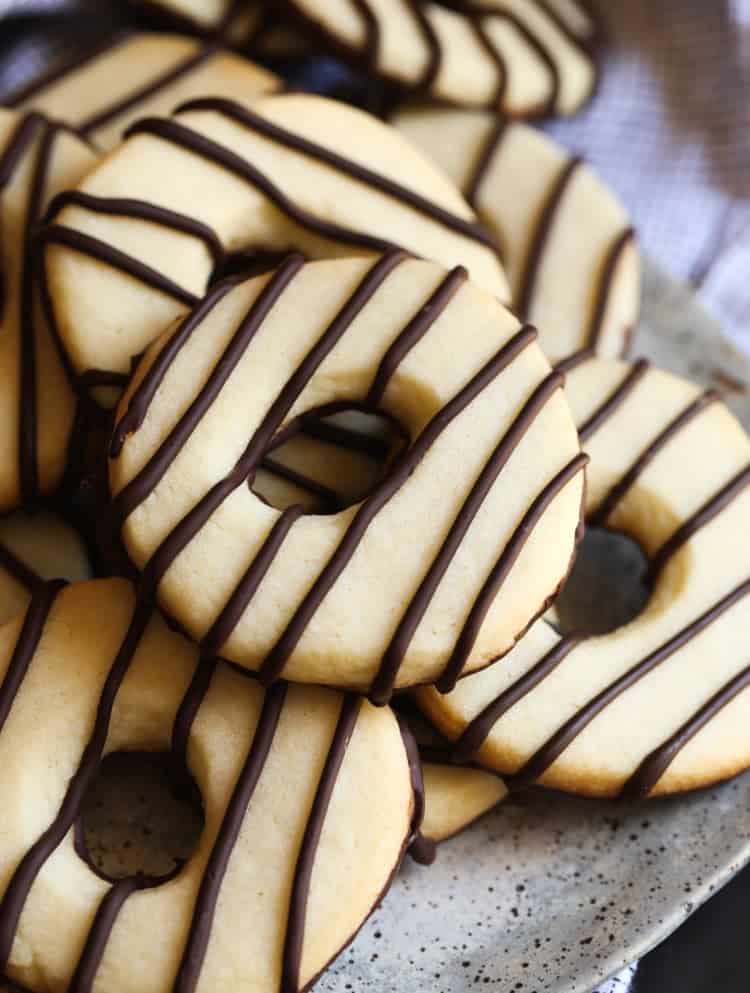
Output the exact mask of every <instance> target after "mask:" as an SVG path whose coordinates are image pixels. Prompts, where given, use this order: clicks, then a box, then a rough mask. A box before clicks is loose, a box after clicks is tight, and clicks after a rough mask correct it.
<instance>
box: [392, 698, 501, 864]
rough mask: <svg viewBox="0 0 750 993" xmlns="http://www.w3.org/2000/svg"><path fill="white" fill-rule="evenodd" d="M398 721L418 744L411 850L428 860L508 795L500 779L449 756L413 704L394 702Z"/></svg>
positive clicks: (405, 700) (403, 700)
mask: <svg viewBox="0 0 750 993" xmlns="http://www.w3.org/2000/svg"><path fill="white" fill-rule="evenodd" d="M396 706H397V708H398V710H397V713H398V716H399V720H400V721H401V722H402V723H403V724H405V725H406V726H407V727H408V729H409V731H410V732H411V734H412V735H413V736H414V739H415V741H416V743H417V748H418V754H419V760H420V766H421V772H422V787H423V791H424V812H423V816H422V824H421V828H420V831H419V836H418V837H417V838H416V839H415V841H414V842H413V843H412V846H411V848H410V849H409V851H410V854H411V856H412V858H414V859H415V860H417V861H420V862H423V863H427V864H429V863H430V862H431V861H433V860H434V858H435V855H436V851H435V849H436V846H437V845H439V844H440V843H441V842H443V841H448V840H449V839H450V838H454V837H455V836H456V835H457V834H460V833H461V832H462V831H465V830H466V829H467V828H469V827H471V826H472V825H473V824H474V823H475V822H476V821H478V820H479V818H480V817H483V816H484V815H485V814H487V813H489V811H490V810H493V809H494V808H495V807H497V806H498V804H500V803H502V801H503V800H504V799H505V797H506V796H507V795H508V789H507V787H506V785H505V783H504V782H503V781H502V779H501V778H500V777H499V776H497V775H495V774H494V773H492V772H487V771H486V770H484V769H480V768H479V767H478V766H474V765H459V764H457V763H454V762H453V761H452V759H451V753H450V744H449V743H448V742H446V741H445V739H443V738H441V737H440V735H438V734H437V733H436V732H435V731H434V729H433V728H432V727H431V726H430V725H429V724H428V723H427V722H426V721H425V720H424V718H422V717H421V716H420V714H419V712H418V711H417V710H416V708H414V706H413V705H412V704H411V703H410V701H409V700H408V698H405V697H402V698H401V699H399V700H398V701H397V702H396Z"/></svg>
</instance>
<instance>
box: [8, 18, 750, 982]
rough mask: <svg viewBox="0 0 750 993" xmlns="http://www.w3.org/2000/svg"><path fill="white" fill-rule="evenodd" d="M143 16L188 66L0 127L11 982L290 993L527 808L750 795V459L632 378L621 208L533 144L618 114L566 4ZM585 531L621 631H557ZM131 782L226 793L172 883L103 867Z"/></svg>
mask: <svg viewBox="0 0 750 993" xmlns="http://www.w3.org/2000/svg"><path fill="white" fill-rule="evenodd" d="M138 6H139V7H142V6H145V5H142V4H140V5H138ZM147 6H148V7H149V11H148V14H149V17H150V18H154V17H157V18H160V19H163V18H167V19H168V20H170V22H171V23H175V19H176V22H177V23H178V24H179V25H180V26H181V27H182V28H183V29H185V28H188V29H189V31H190V32H191V33H190V34H187V33H185V34H174V33H171V34H165V33H155V32H150V33H137V32H136V33H133V34H131V35H129V36H127V37H126V38H124V39H123V38H120V39H117V40H116V41H115V42H113V43H112V44H111V45H110V46H109V47H107V48H106V49H104V50H100V51H98V52H96V53H93V54H91V55H89V56H88V57H87V58H85V59H84V60H82V61H80V62H78V63H77V64H75V65H73V66H70V67H66V68H65V69H63V70H61V71H58V72H56V73H55V74H54V75H52V76H48V77H46V78H45V79H42V80H40V81H38V82H36V83H34V84H33V85H32V86H31V87H30V88H29V89H27V90H26V91H25V92H23V93H20V94H17V95H16V97H15V98H14V99H12V100H11V101H10V103H9V106H8V107H7V109H2V110H0V207H1V210H2V247H3V252H2V259H3V274H2V275H3V279H2V296H1V300H0V302H1V304H2V310H1V312H0V316H1V318H2V336H1V337H0V371H1V374H2V377H3V383H4V386H3V389H2V390H0V404H1V405H2V417H1V418H0V451H2V455H3V457H2V459H1V460H0V509H1V510H2V512H3V514H4V516H3V518H2V520H0V622H1V623H2V626H0V766H1V767H2V770H3V775H2V777H0V802H1V803H2V808H3V811H4V816H3V823H2V830H0V972H1V973H3V974H4V975H6V976H8V977H9V978H10V979H11V980H13V981H15V982H18V983H21V984H23V986H24V987H25V988H27V989H29V990H31V991H33V993H46V991H48V990H52V991H55V993H57V991H63V990H69V991H73V993H124V991H127V993H136V991H138V993H167V991H175V993H205V991H215V990H225V991H227V993H233V991H236V993H247V991H256V993H275V991H277V990H282V991H284V993H298V991H300V990H303V989H305V988H306V987H308V986H309V985H310V984H311V983H312V982H314V980H315V979H316V977H317V976H318V975H319V974H320V973H321V972H322V970H323V969H324V968H325V967H326V965H327V964H328V963H329V962H330V961H331V960H332V959H333V958H334V957H335V956H336V954H337V953H338V952H339V951H340V950H341V948H342V947H344V946H345V945H346V944H347V943H348V942H349V941H350V940H351V939H352V937H353V935H354V934H356V932H357V930H358V929H359V927H360V926H361V924H362V923H363V921H364V920H365V919H366V918H367V916H368V915H369V914H370V912H371V911H372V909H373V908H374V907H375V906H376V905H377V904H378V903H379V901H380V900H381V898H382V896H383V895H384V894H385V892H386V891H387V889H388V886H389V884H390V882H391V880H392V879H393V877H394V875H395V873H396V871H397V870H398V867H399V865H400V863H401V860H402V858H403V857H404V855H405V853H406V852H407V851H410V852H411V853H412V855H413V856H414V857H415V858H416V859H418V860H419V861H422V862H424V863H429V862H430V861H431V860H432V858H434V854H435V852H434V848H435V844H436V843H437V842H440V841H442V840H444V839H446V838H448V837H450V836H452V835H453V834H455V833H456V832H457V831H459V830H462V829H463V828H465V827H467V826H468V825H469V824H470V823H471V822H472V821H474V820H475V819H476V818H477V817H478V816H480V815H481V814H482V813H484V812H486V811H487V810H489V809H490V808H492V807H493V806H495V805H496V804H497V803H499V802H500V801H501V800H502V799H503V798H504V797H505V796H506V794H507V792H508V790H509V789H520V788H521V787H527V786H529V785H531V784H539V785H541V786H542V787H552V788H555V789H558V790H564V791H568V792H572V793H577V794H581V795H585V796H592V797H612V796H618V795H623V794H626V795H628V796H633V797H640V798H646V797H649V796H654V795H658V794H666V793H675V792H679V791H684V790H688V789H695V788H698V787H701V786H705V785H708V784H711V783H714V782H716V781H718V780H720V779H723V778H726V777H729V776H732V775H734V774H736V773H737V772H739V771H741V770H743V769H744V768H746V767H748V766H750V732H749V731H748V721H747V720H746V715H747V708H748V700H750V696H748V693H746V692H745V691H746V690H750V643H749V642H748V638H747V631H748V624H749V622H750V569H749V568H748V564H747V555H746V552H745V549H744V548H743V542H742V541H738V540H737V539H738V536H743V535H745V534H746V533H747V527H748V525H747V521H748V519H749V518H750V485H748V484H750V439H748V437H747V435H746V434H745V432H744V431H743V429H742V428H741V427H740V425H739V424H738V422H737V421H736V420H735V419H734V418H733V416H732V415H731V414H730V413H729V411H728V410H727V409H726V407H725V406H724V405H723V404H722V403H721V400H720V398H719V397H718V396H717V395H716V394H714V393H712V392H702V391H701V390H700V389H698V388H697V387H695V386H693V385H692V384H691V383H689V382H686V381H684V380H682V379H679V378H677V377H675V376H673V375H671V374H669V373H667V372H664V371H661V370H659V369H656V368H653V367H651V366H650V365H649V364H647V363H646V362H644V361H627V360H625V359H624V358H622V356H623V355H624V354H625V352H626V351H627V349H628V346H629V344H630V341H631V337H632V335H633V333H634V331H636V329H637V323H638V316H639V315H638V311H639V297H640V293H639V267H640V263H639V254H638V248H637V243H636V240H635V237H634V233H633V231H632V229H631V227H630V225H629V222H628V218H627V215H626V213H625V211H624V210H623V208H622V206H621V205H620V204H619V202H618V201H617V199H616V198H615V197H614V196H613V194H612V193H611V192H610V191H609V190H608V189H607V188H606V187H605V186H604V185H603V184H602V182H601V181H600V180H599V179H598V178H597V177H596V176H595V175H594V174H593V173H592V171H591V170H590V169H589V168H588V167H587V166H586V164H585V163H583V162H582V161H581V160H580V159H578V158H572V157H570V156H569V155H568V154H567V153H566V152H564V151H563V150H562V149H561V148H559V147H558V146H557V145H555V144H554V143H553V142H552V141H550V140H549V139H548V138H546V137H545V136H544V135H543V134H542V133H541V132H538V131H537V130H535V129H534V128H533V127H532V126H531V125H529V124H528V123H523V122H521V121H520V120H519V119H518V118H520V117H534V116H538V115H540V114H550V113H560V114H562V113H571V112H573V111H574V110H576V109H577V108H578V107H579V106H580V105H581V104H582V103H583V102H584V101H585V100H586V99H587V98H588V97H589V96H590V95H591V92H592V90H593V87H594V84H595V79H596V68H595V61H594V57H593V51H594V43H595V41H596V39H597V36H598V25H597V21H596V19H595V17H594V15H593V13H592V12H591V11H590V10H589V9H588V7H587V6H584V5H583V4H581V3H580V2H579V0H544V2H543V0H503V2H498V0H492V2H484V0H472V2H452V3H438V2H432V0H424V2H422V0H408V2H407V0H399V2H388V3H385V2H379V0H378V2H376V0H366V2H362V3H360V2H356V3H355V2H354V0H351V2H348V0H336V2H333V0H325V2H320V0H289V2H287V3H284V4H283V5H280V4H271V3H263V2H261V0H255V2H253V0H245V2H244V3H241V4H240V3H230V2H227V0H224V2H220V0H217V2H214V3H211V2H208V0H202V2H198V0H182V2H177V0H170V2H166V0H165V2H164V3H161V4H158V5H156V4H149V5H147ZM157 7H158V8H160V9H159V10H156V8H157ZM196 35H200V36H201V37H195V36H196ZM251 43H252V45H253V46H254V47H255V50H256V51H259V50H261V48H262V47H263V46H264V45H269V46H272V47H273V48H274V50H275V51H277V52H278V51H279V50H280V49H282V48H283V49H284V50H285V51H290V50H294V51H305V52H307V53H309V52H323V53H334V54H337V55H339V56H343V57H344V58H345V59H350V60H353V62H354V63H356V64H357V66H358V68H359V70H360V71H364V72H365V73H366V74H369V75H370V76H372V77H373V78H374V79H376V80H380V82H381V83H382V84H383V85H384V86H386V87H387V89H388V93H389V97H388V106H389V118H390V119H389V121H388V122H384V121H383V120H381V119H378V118H376V117H374V116H370V115H369V114H367V113H364V112H363V111H361V110H358V109H356V108H354V107H352V106H349V105H347V104H344V103H339V102H336V101H334V100H331V99H327V98H324V97H321V96H314V95H311V94H305V93H299V92H289V91H287V90H285V89H284V86H283V84H282V81H281V79H280V78H279V77H277V76H276V75H275V74H274V73H273V72H272V71H270V70H267V69H265V68H261V67H260V66H259V65H256V64H254V63H253V62H251V61H249V60H248V59H247V58H246V57H245V55H244V54H241V51H239V50H238V49H240V50H242V51H246V49H247V45H249V44H251ZM229 45H232V46H234V48H231V47H227V46H229ZM259 46H260V47H259ZM584 523H588V524H593V525H596V526H598V527H602V528H606V529H608V530H611V531H616V532H623V533H626V534H628V535H630V536H631V537H632V538H634V539H635V540H636V541H637V542H638V543H639V544H640V546H641V547H642V549H643V551H644V553H645V555H646V557H647V559H648V563H649V571H648V577H647V581H648V584H649V589H650V598H649V601H648V604H647V606H646V608H645V609H644V610H643V611H642V612H641V613H640V614H639V615H638V616H637V617H636V618H635V619H634V620H632V621H631V622H630V623H628V624H626V625H624V626H621V627H619V628H617V629H616V630H614V631H611V632H609V633H606V634H604V635H597V636H593V635H586V634H585V633H575V632H573V633H571V632H564V631H563V630H561V628H560V624H559V618H558V617H557V615H556V614H555V610H554V601H555V598H556V597H557V595H558V593H559V592H560V590H561V588H562V587H563V585H564V584H565V581H566V579H567V577H568V575H569V572H570V570H571V567H572V565H573V560H574V556H575V551H576V546H577V544H578V543H579V541H580V540H581V538H582V536H583V532H584ZM93 576H96V577H98V578H92V577H93ZM61 577H62V578H61ZM118 752H148V753H159V754H162V755H166V756H167V758H168V768H169V770H170V775H171V776H172V778H173V782H174V784H175V786H176V787H179V788H180V789H181V790H185V791H187V792H189V793H192V795H193V796H195V797H198V798H199V801H198V802H199V803H200V806H201V808H202V812H203V818H204V827H203V831H202V833H201V836H200V839H199V841H198V843H197V846H196V848H195V851H194V853H193V855H192V856H191V857H190V858H189V859H187V861H185V862H183V863H180V864H178V865H175V867H174V869H173V871H171V872H170V873H168V874H167V875H165V876H149V875H146V874H144V873H137V874H134V875H133V874H131V875H127V876H125V877H124V878H113V877H112V876H110V875H108V874H107V872H105V871H103V870H102V868H101V866H100V865H98V864H97V863H96V862H95V860H94V859H93V858H92V856H91V853H90V852H89V850H88V847H87V843H86V839H85V836H84V831H83V829H82V811H83V807H84V804H85V800H86V797H87V794H88V793H89V792H90V790H91V787H92V785H93V783H94V782H95V780H96V778H97V776H98V774H99V770H100V768H101V765H102V761H103V760H104V759H105V757H106V756H108V755H111V754H114V753H118ZM155 935H158V940H155Z"/></svg>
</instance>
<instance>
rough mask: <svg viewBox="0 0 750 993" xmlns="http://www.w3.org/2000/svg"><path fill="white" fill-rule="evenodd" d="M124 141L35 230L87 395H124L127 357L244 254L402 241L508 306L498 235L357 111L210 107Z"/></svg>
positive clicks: (138, 129) (350, 250)
mask: <svg viewBox="0 0 750 993" xmlns="http://www.w3.org/2000/svg"><path fill="white" fill-rule="evenodd" d="M128 133H129V136H130V137H129V138H128V139H127V140H126V141H125V142H123V144H122V145H121V146H120V147H119V148H118V149H117V150H116V151H115V152H114V153H113V154H112V155H110V156H108V157H107V159H106V160H105V161H104V162H103V163H102V164H101V167H100V168H99V169H97V170H96V171H95V172H94V173H93V174H92V176H91V177H90V179H89V180H88V181H87V182H85V183H83V184H81V185H80V186H79V187H78V189H77V190H76V191H74V192H73V193H71V194H68V195H66V196H65V197H63V198H61V199H59V200H58V201H57V203H56V205H55V206H54V208H53V210H52V214H53V215H54V216H53V222H52V223H51V224H50V225H49V226H48V227H47V228H46V230H45V231H44V232H43V238H44V240H45V243H46V262H47V266H46V273H47V283H48V288H49V293H50V296H51V298H52V301H53V312H54V318H55V323H56V328H57V333H58V336H59V338H60V340H61V341H62V343H63V345H64V347H65V349H66V351H67V353H68V355H69V356H70V361H71V364H72V366H73V367H74V369H75V371H76V373H77V374H78V376H79V379H80V381H81V383H82V385H83V386H89V387H97V386H101V385H103V384H107V385H110V384H112V385H115V386H120V387H121V386H122V385H124V383H125V382H126V381H127V378H128V374H129V372H130V366H131V360H132V357H133V356H134V355H136V354H139V353H140V352H142V351H143V349H144V348H145V347H146V346H147V345H148V344H149V343H150V342H151V341H153V339H154V338H155V337H156V336H157V335H158V334H160V333H161V332H162V331H163V330H164V329H165V328H166V327H168V326H169V324H170V323H171V322H172V321H173V320H174V319H175V318H176V317H178V316H179V315H180V314H183V313H185V311H186V310H188V309H189V308H190V307H192V306H194V305H195V304H196V303H197V302H198V301H199V300H200V298H201V297H202V296H203V294H204V293H205V292H206V288H207V285H208V282H209V280H210V278H211V275H212V272H214V271H215V270H216V267H217V266H220V265H221V262H222V259H223V257H224V255H225V254H226V253H230V254H231V253H233V252H236V251H238V250H245V249H254V250H257V249H263V250H265V251H270V252H276V253H279V252H281V253H283V252H286V251H287V250H288V249H289V248H290V247H295V248H296V249H298V250H299V251H301V252H303V253H304V254H305V255H306V257H308V258H320V257H331V256H341V255H369V256H373V255H378V254H381V253H382V252H383V251H386V250H388V249H389V248H392V247H393V246H394V243H395V244H396V246H397V247H400V248H404V249H406V250H407V251H409V252H411V253H413V254H415V255H417V256H421V257H425V258H431V259H434V260H435V261H437V262H440V263H441V264H443V265H446V266H451V265H457V264H463V265H465V266H466V267H467V268H468V270H469V272H470V273H471V275H472V278H473V279H474V281H475V282H477V283H479V284H480V285H481V286H483V287H484V288H485V289H487V290H489V291H490V292H492V293H494V294H496V295H497V296H498V297H499V298H500V299H502V300H504V299H506V298H507V293H508V289H507V284H506V282H505V276H504V273H503V270H502V266H501V264H500V261H499V259H498V256H497V254H496V251H495V248H494V245H493V242H492V239H491V237H490V236H489V235H488V234H487V232H486V231H484V229H483V228H482V227H481V226H480V225H479V224H478V222H477V221H476V219H475V217H474V215H473V213H472V211H471V209H470V208H469V207H468V205H467V204H466V203H465V202H464V201H463V200H462V198H461V196H460V194H459V193H458V192H457V191H456V190H455V189H454V188H453V187H452V186H451V184H450V183H449V182H448V180H447V179H446V178H445V177H444V176H443V175H442V174H441V173H440V172H439V171H438V170H436V169H435V168H434V166H432V165H431V164H430V163H429V162H428V161H427V160H426V159H424V158H423V157H422V155H421V153H420V152H418V151H417V150H416V149H413V148H412V146H411V145H409V143H408V142H407V141H406V140H405V139H404V138H403V137H402V136H401V135H399V134H398V132H397V131H396V130H395V128H391V127H390V126H388V125H385V124H383V123H381V122H380V121H378V120H377V119H375V118H373V117H371V116H369V115H367V114H364V113H362V112H361V111H358V110H354V109H353V108H351V107H347V106H345V105H344V104H339V103H336V102H335V101H332V100H326V99H323V98H320V97H314V96H305V95H293V96H292V95H287V96H275V97H268V98H265V99H261V100H259V101H258V102H257V103H256V104H254V105H253V107H252V108H250V107H246V106H244V105H240V104H237V103H232V102H231V101H228V100H219V99H216V100H213V99H211V100H201V101H197V102H194V103H193V104H190V105H188V109H185V110H182V111H180V112H179V113H178V114H177V115H176V116H174V117H172V118H164V119H162V118H149V119H147V120H143V121H140V122H138V123H137V124H135V125H133V126H132V127H131V128H130V130H129V132H128ZM100 399H101V396H100ZM115 399H116V397H114V398H113V397H111V396H110V397H108V398H106V399H105V400H104V401H103V402H105V403H106V402H107V401H109V402H110V403H112V402H114V400H115Z"/></svg>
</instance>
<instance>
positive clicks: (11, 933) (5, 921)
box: [0, 604, 151, 971]
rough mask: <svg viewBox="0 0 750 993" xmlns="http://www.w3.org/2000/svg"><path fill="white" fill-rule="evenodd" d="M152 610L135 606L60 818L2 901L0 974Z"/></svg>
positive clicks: (82, 789) (74, 812)
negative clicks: (32, 892) (33, 889)
mask: <svg viewBox="0 0 750 993" xmlns="http://www.w3.org/2000/svg"><path fill="white" fill-rule="evenodd" d="M150 616H151V614H150V609H148V608H146V607H145V606H144V605H143V604H139V605H137V606H136V609H135V611H134V613H133V617H132V620H131V622H130V626H129V628H128V631H127V633H126V635H125V638H124V639H123V642H122V645H121V646H120V650H119V652H118V653H117V657H116V659H115V661H114V663H113V665H112V668H111V669H110V671H109V674H108V675H107V679H106V681H105V684H104V688H103V690H102V695H101V698H100V700H99V706H98V708H97V713H96V720H95V722H94V729H93V733H92V736H91V738H90V739H89V742H88V744H87V745H86V747H85V749H84V752H83V755H82V757H81V761H80V764H79V766H78V769H77V770H76V772H75V774H74V775H73V778H72V779H71V780H70V783H69V786H68V790H67V792H66V794H65V798H64V799H63V802H62V805H61V807H60V810H59V811H58V814H57V816H56V817H55V819H54V820H53V821H52V823H51V824H50V826H49V827H48V828H47V829H46V830H45V831H44V833H43V834H42V835H41V837H40V838H39V839H38V841H36V842H35V843H34V844H33V845H32V847H31V848H30V849H29V850H28V851H27V852H26V854H25V855H24V856H23V858H22V859H21V861H20V863H19V865H18V867H17V868H16V870H15V872H14V873H13V876H12V877H11V880H10V883H9V884H8V887H7V889H6V891H5V893H4V895H3V898H2V901H0V971H2V970H4V969H5V968H6V967H7V965H8V960H9V958H10V953H11V949H12V947H13V939H14V937H15V934H16V930H17V928H18V922H19V920H20V917H21V914H22V912H23V908H24V905H25V903H26V898H27V897H28V895H29V892H30V890H31V887H32V886H33V885H34V881H35V879H36V877H37V875H38V874H39V872H40V871H41V869H42V867H43V866H44V864H45V862H46V861H47V859H48V858H49V857H50V856H51V855H52V854H53V853H54V852H55V851H56V849H57V847H58V846H59V845H60V843H61V842H62V840H63V839H64V838H65V835H66V834H67V833H68V831H69V830H70V829H71V827H72V826H73V824H74V823H75V821H76V818H77V817H78V815H79V813H80V810H81V804H82V803H83V799H84V797H85V795H86V791H87V790H88V788H89V786H90V785H91V783H92V781H93V779H94V776H95V775H96V773H97V770H98V768H99V763H100V762H101V758H102V754H103V751H104V747H105V745H106V742H107V735H108V732H109V722H110V718H111V715H112V708H113V706H114V703H115V698H116V696H117V692H118V690H119V688H120V686H121V684H122V681H123V679H124V678H125V675H126V674H127V671H128V669H129V667H130V663H131V661H132V659H133V656H134V655H135V653H136V651H137V650H138V645H139V643H140V640H141V638H142V637H143V634H144V632H145V630H146V627H147V625H148V622H149V620H150Z"/></svg>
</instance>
